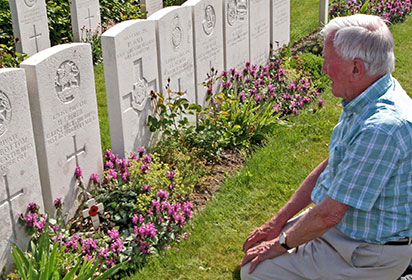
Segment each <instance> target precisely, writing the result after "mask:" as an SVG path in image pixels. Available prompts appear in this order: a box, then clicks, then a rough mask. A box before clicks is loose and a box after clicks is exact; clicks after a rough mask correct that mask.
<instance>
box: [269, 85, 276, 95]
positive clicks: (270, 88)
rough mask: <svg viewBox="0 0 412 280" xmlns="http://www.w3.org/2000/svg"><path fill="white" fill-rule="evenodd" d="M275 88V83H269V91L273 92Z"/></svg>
mask: <svg viewBox="0 0 412 280" xmlns="http://www.w3.org/2000/svg"><path fill="white" fill-rule="evenodd" d="M274 90H275V87H274V86H273V85H271V84H270V85H268V92H269V93H272V92H273V91H274Z"/></svg>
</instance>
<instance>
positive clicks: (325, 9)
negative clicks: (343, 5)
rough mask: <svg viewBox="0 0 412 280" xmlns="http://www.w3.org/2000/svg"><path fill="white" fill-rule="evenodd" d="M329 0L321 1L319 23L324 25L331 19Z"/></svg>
mask: <svg viewBox="0 0 412 280" xmlns="http://www.w3.org/2000/svg"><path fill="white" fill-rule="evenodd" d="M328 2H329V1H328V0H320V1H319V25H320V26H321V27H323V26H324V25H325V24H327V23H328V19H329V3H328Z"/></svg>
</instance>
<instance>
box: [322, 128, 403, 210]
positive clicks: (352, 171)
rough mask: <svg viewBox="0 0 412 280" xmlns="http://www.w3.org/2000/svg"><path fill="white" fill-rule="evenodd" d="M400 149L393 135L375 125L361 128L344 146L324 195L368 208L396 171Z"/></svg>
mask: <svg viewBox="0 0 412 280" xmlns="http://www.w3.org/2000/svg"><path fill="white" fill-rule="evenodd" d="M399 157H400V150H399V148H398V144H397V143H396V139H395V137H394V136H393V135H391V134H390V133H388V132H386V131H382V130H381V129H377V128H366V129H364V130H362V131H361V132H360V133H359V134H358V135H357V136H356V137H355V138H354V139H353V140H352V141H351V142H350V143H349V144H348V146H347V147H346V150H345V151H344V154H343V155H342V160H341V161H340V162H339V164H338V165H337V168H336V171H335V173H336V174H335V176H334V178H333V180H332V183H331V186H330V188H329V190H328V195H329V196H330V197H331V198H333V199H335V200H337V201H339V202H342V203H344V204H347V205H349V206H352V207H354V208H356V209H359V210H362V211H370V210H371V209H372V207H373V205H374V204H375V202H376V200H377V199H378V197H379V195H380V194H381V192H382V189H383V188H384V186H385V185H386V184H387V182H388V180H389V179H390V177H391V176H392V174H393V172H394V171H395V170H396V166H397V163H398V161H399Z"/></svg>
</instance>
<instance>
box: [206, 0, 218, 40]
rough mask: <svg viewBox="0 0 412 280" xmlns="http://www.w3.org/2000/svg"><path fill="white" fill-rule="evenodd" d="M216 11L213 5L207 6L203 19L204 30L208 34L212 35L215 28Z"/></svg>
mask: <svg viewBox="0 0 412 280" xmlns="http://www.w3.org/2000/svg"><path fill="white" fill-rule="evenodd" d="M215 24H216V13H215V9H214V8H213V6H212V5H207V6H206V8H205V17H204V19H203V31H204V32H205V33H206V35H210V34H212V32H213V29H215Z"/></svg>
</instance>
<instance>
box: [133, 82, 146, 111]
mask: <svg viewBox="0 0 412 280" xmlns="http://www.w3.org/2000/svg"><path fill="white" fill-rule="evenodd" d="M148 89H149V85H148V84H147V82H146V79H145V78H143V79H140V78H138V79H137V80H136V82H135V83H134V84H133V91H132V104H131V105H132V107H133V109H135V110H138V111H142V110H143V109H144V106H145V104H146V101H147V99H148V98H149V95H148Z"/></svg>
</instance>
